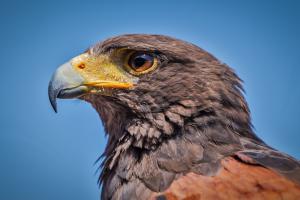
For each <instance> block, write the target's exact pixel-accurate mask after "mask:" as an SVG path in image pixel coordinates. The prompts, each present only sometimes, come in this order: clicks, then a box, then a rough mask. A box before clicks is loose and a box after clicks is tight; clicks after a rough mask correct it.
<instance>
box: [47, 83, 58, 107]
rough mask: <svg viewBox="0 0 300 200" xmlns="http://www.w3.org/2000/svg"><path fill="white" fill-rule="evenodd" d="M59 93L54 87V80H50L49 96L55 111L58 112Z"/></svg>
mask: <svg viewBox="0 0 300 200" xmlns="http://www.w3.org/2000/svg"><path fill="white" fill-rule="evenodd" d="M57 93H58V92H57V91H56V90H54V89H53V85H52V81H50V83H49V87H48V96H49V101H50V104H51V106H52V108H53V110H54V112H55V113H57V103H56V98H57Z"/></svg>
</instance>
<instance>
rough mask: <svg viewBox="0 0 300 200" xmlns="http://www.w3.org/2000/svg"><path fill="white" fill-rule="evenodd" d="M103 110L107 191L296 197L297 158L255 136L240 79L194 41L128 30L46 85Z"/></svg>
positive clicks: (121, 195) (125, 195) (106, 195)
mask: <svg viewBox="0 0 300 200" xmlns="http://www.w3.org/2000/svg"><path fill="white" fill-rule="evenodd" d="M48 93H49V99H50V102H51V104H52V106H53V108H54V110H55V111H56V110H57V103H56V99H57V98H61V99H70V98H78V99H81V100H84V101H87V102H89V103H90V104H91V105H92V106H93V107H94V108H95V109H96V111H97V112H98V113H99V116H100V118H101V120H102V122H103V125H104V128H105V132H106V133H107V135H108V142H107V145H106V148H105V151H104V153H103V155H102V158H103V162H102V164H101V167H102V170H101V171H102V173H101V175H100V177H99V182H100V184H102V192H101V198H102V199H104V200H107V199H113V200H115V199H116V200H119V199H169V200H176V199H189V200H192V199H300V164H299V161H298V160H296V159H294V158H293V157H291V156H289V155H287V154H285V153H282V152H280V151H278V150H276V149H274V148H272V147H270V146H269V145H267V144H266V143H264V142H263V141H262V140H261V139H260V138H259V137H258V136H256V135H255V133H254V131H253V128H252V124H251V117H250V111H249V108H248V105H247V102H246V101H245V98H244V96H243V87H242V81H241V79H240V78H239V77H238V76H237V75H236V74H235V72H234V71H233V70H232V69H231V68H230V67H228V66H227V65H226V64H224V63H222V62H220V61H219V60H218V59H216V58H215V57H214V56H213V55H211V54H209V53H208V52H206V51H204V50H203V49H201V48H199V47H197V46H195V45H193V44H190V43H188V42H185V41H182V40H178V39H174V38H172V37H168V36H163V35H148V34H129V35H122V36H117V37H113V38H110V39H107V40H105V41H103V42H100V43H98V44H96V45H94V46H92V47H90V48H89V49H88V50H87V51H85V52H84V53H82V54H81V55H79V56H77V57H74V58H73V59H71V60H70V61H69V62H67V63H65V64H63V65H62V66H61V67H59V68H58V69H57V70H56V72H55V73H54V74H53V76H52V79H51V81H50V83H49V88H48Z"/></svg>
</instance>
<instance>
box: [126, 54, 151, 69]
mask: <svg viewBox="0 0 300 200" xmlns="http://www.w3.org/2000/svg"><path fill="white" fill-rule="evenodd" d="M129 64H130V66H131V67H132V68H134V69H138V68H140V67H146V68H147V67H151V66H152V64H153V57H152V56H151V55H148V54H145V53H142V54H135V55H133V56H132V57H131V59H130V61H129Z"/></svg>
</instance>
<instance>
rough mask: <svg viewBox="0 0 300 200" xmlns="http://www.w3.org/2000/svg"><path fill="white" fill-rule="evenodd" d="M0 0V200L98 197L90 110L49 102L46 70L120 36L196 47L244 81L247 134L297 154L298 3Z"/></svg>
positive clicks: (94, 122)
mask: <svg viewBox="0 0 300 200" xmlns="http://www.w3.org/2000/svg"><path fill="white" fill-rule="evenodd" d="M245 2H246V1H243V3H242V1H221V0H219V1H217V0H207V1H188V0H186V1H181V2H179V1H178V3H176V1H156V0H152V1H108V0H107V1H43V2H42V1H19V2H18V1H8V0H7V1H1V6H0V22H1V31H0V41H1V43H0V44H1V48H0V57H1V68H0V70H1V78H0V83H1V89H2V90H1V98H0V101H1V103H0V109H1V112H0V113H1V114H0V159H1V165H0V199H6V200H19V199H22V200H35V199H39V200H40V199H42V200H48V199H49V200H50V199H51V200H52V199H58V200H60V199H73V200H77V199H78V200H79V199H98V198H99V189H98V186H97V184H96V182H97V176H98V174H97V173H96V169H97V165H94V162H95V160H96V159H97V157H98V156H99V155H100V154H101V152H102V151H103V149H104V146H105V142H106V139H105V137H104V133H103V127H102V124H101V121H100V119H99V117H98V116H97V113H96V112H95V111H94V110H93V109H92V108H91V106H90V105H88V104H86V103H84V102H81V101H79V100H69V101H59V105H58V106H59V113H58V114H55V113H54V112H53V111H52V109H51V107H50V104H49V102H48V96H47V86H48V81H49V79H50V77H51V74H52V73H53V71H54V70H55V69H56V68H57V67H58V66H59V65H60V64H62V63H64V62H65V61H67V60H69V59H70V58H72V57H74V56H76V55H78V54H79V53H81V52H82V51H84V50H85V49H86V48H87V47H89V46H90V45H92V44H94V43H96V42H97V41H100V40H104V39H105V38H107V37H111V36H114V35H119V34H124V33H155V34H166V35H170V36H173V37H177V38H180V39H183V40H187V41H189V42H192V43H195V44H196V45H198V46H200V47H202V48H204V49H206V50H207V51H209V52H211V53H213V54H214V55H215V56H216V57H217V58H219V59H220V60H222V61H223V62H225V63H227V64H228V65H229V66H231V67H232V68H234V69H235V70H236V72H237V73H238V74H239V75H240V77H241V78H242V79H243V80H244V82H245V89H246V99H247V100H248V102H249V105H250V108H251V111H252V117H253V124H254V126H255V128H256V132H257V134H258V135H259V136H260V137H261V138H262V139H264V140H265V141H266V142H267V143H268V144H270V145H272V146H273V147H275V148H277V149H280V150H282V151H284V152H287V153H289V154H291V155H293V156H295V157H296V158H298V159H299V158H300V148H299V142H300V133H299V130H298V127H299V115H300V107H299V105H298V102H299V99H300V87H299V86H300V79H299V75H300V66H299V57H300V55H299V52H300V38H299V35H300V26H299V24H300V12H299V10H300V4H299V1H296V0H295V1H283V0H277V1H247V2H246V3H245Z"/></svg>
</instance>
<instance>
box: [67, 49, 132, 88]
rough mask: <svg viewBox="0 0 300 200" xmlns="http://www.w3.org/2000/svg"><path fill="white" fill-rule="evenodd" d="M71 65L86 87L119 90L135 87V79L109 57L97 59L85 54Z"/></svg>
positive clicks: (98, 57) (103, 56) (72, 61)
mask: <svg viewBox="0 0 300 200" xmlns="http://www.w3.org/2000/svg"><path fill="white" fill-rule="evenodd" d="M71 64H72V66H73V67H74V69H75V71H77V72H78V73H79V74H80V75H81V76H82V77H83V78H84V80H85V83H84V85H87V86H92V87H103V88H118V89H121V88H124V89H125V88H131V87H133V85H134V78H133V77H132V76H130V75H129V74H127V73H126V72H125V71H124V70H123V69H121V68H120V67H118V66H117V64H116V63H114V62H113V61H112V60H111V59H110V57H109V56H108V55H99V56H97V57H95V56H92V55H90V54H88V53H84V54H81V55H79V56H77V57H75V58H73V59H72V60H71Z"/></svg>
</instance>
